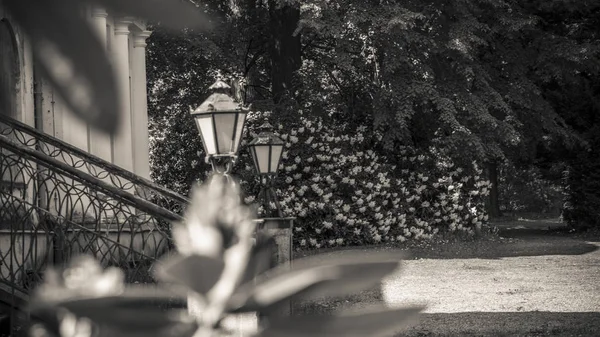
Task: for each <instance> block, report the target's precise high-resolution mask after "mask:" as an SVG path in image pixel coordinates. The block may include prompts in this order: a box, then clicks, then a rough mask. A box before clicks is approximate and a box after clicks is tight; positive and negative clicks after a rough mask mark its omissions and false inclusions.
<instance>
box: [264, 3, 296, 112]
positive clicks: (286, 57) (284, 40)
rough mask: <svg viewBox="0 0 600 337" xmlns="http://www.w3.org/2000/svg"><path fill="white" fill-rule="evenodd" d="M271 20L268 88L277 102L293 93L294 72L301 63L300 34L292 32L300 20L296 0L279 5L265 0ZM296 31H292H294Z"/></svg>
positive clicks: (294, 86) (294, 89) (294, 88)
mask: <svg viewBox="0 0 600 337" xmlns="http://www.w3.org/2000/svg"><path fill="white" fill-rule="evenodd" d="M269 14H270V19H271V33H272V34H273V41H272V46H271V90H272V94H273V100H274V102H275V103H276V104H278V103H280V102H281V100H282V99H283V98H284V97H285V95H286V93H289V94H291V95H292V96H294V95H295V91H296V90H297V88H296V83H294V82H295V81H294V77H295V73H296V71H297V70H298V69H300V66H301V65H302V63H301V62H302V60H301V53H300V51H301V44H300V33H299V32H298V33H296V29H297V28H298V22H299V21H300V5H299V2H295V3H293V4H282V5H280V6H278V4H277V1H275V0H270V1H269ZM295 33H296V34H295Z"/></svg>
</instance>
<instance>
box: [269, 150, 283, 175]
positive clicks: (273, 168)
mask: <svg viewBox="0 0 600 337" xmlns="http://www.w3.org/2000/svg"><path fill="white" fill-rule="evenodd" d="M282 152H283V145H271V163H270V164H271V165H270V167H269V173H276V172H277V165H279V158H280V157H281V153H282Z"/></svg>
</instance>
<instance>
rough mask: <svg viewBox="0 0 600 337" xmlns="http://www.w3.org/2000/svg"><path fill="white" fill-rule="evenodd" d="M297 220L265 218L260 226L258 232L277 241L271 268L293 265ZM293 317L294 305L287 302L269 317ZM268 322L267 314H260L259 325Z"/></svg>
mask: <svg viewBox="0 0 600 337" xmlns="http://www.w3.org/2000/svg"><path fill="white" fill-rule="evenodd" d="M295 219H296V218H264V219H261V220H262V221H261V222H260V223H259V224H258V227H257V231H258V232H262V233H266V234H267V235H269V236H271V237H273V238H274V239H275V245H276V247H275V249H274V254H273V256H272V258H271V267H274V266H279V265H283V266H287V267H288V268H290V267H291V265H292V252H293V247H292V228H293V226H294V220H295ZM290 315H292V303H291V301H287V302H285V303H283V304H282V305H281V306H280V307H278V308H277V309H276V310H274V311H273V312H270V313H269V316H290ZM265 322H266V315H265V313H260V312H259V313H258V323H259V325H262V324H264V323H265Z"/></svg>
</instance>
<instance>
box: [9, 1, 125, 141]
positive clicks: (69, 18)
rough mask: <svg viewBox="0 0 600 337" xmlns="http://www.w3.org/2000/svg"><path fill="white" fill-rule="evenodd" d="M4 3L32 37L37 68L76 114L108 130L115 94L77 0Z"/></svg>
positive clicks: (112, 126) (111, 128)
mask: <svg viewBox="0 0 600 337" xmlns="http://www.w3.org/2000/svg"><path fill="white" fill-rule="evenodd" d="M3 6H4V7H5V8H6V9H7V10H8V11H9V12H10V13H11V15H12V16H13V18H14V19H15V21H16V22H17V23H18V25H19V26H20V27H21V29H23V31H25V32H26V34H27V35H28V36H29V37H30V39H31V41H32V47H33V52H34V59H35V62H36V64H37V65H39V69H40V72H41V74H42V75H43V76H45V78H47V79H48V81H49V82H50V83H51V85H52V87H53V88H54V89H55V90H57V92H58V94H59V95H60V96H61V97H62V98H63V100H64V101H65V103H66V105H67V106H68V107H69V109H71V110H72V111H73V112H74V113H75V114H76V115H78V116H79V117H81V118H83V119H84V120H86V121H87V122H89V123H90V124H92V125H94V126H95V127H97V128H99V129H101V130H104V131H106V132H113V131H115V130H116V128H117V123H118V111H119V110H118V96H117V90H116V85H115V77H114V74H113V69H112V67H111V65H110V64H109V61H108V58H107V57H106V52H105V48H104V46H103V45H102V43H101V42H100V41H99V39H98V37H97V36H96V34H95V33H94V31H93V30H92V27H91V25H90V24H89V23H88V22H86V20H85V19H84V18H83V17H82V15H81V11H80V10H81V2H80V1H77V0H56V1H43V0H20V1H7V2H5V3H3Z"/></svg>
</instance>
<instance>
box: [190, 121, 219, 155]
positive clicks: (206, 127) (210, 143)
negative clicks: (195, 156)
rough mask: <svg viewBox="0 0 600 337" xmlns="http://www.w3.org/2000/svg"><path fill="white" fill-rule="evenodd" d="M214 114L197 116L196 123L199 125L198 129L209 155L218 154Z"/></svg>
mask: <svg viewBox="0 0 600 337" xmlns="http://www.w3.org/2000/svg"><path fill="white" fill-rule="evenodd" d="M211 117H212V116H211V115H204V116H195V118H194V119H195V120H196V125H197V126H198V130H199V131H200V135H201V136H202V142H203V143H204V150H205V151H206V154H207V155H210V154H216V153H217V147H216V144H215V135H214V130H213V124H212V118H211Z"/></svg>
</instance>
